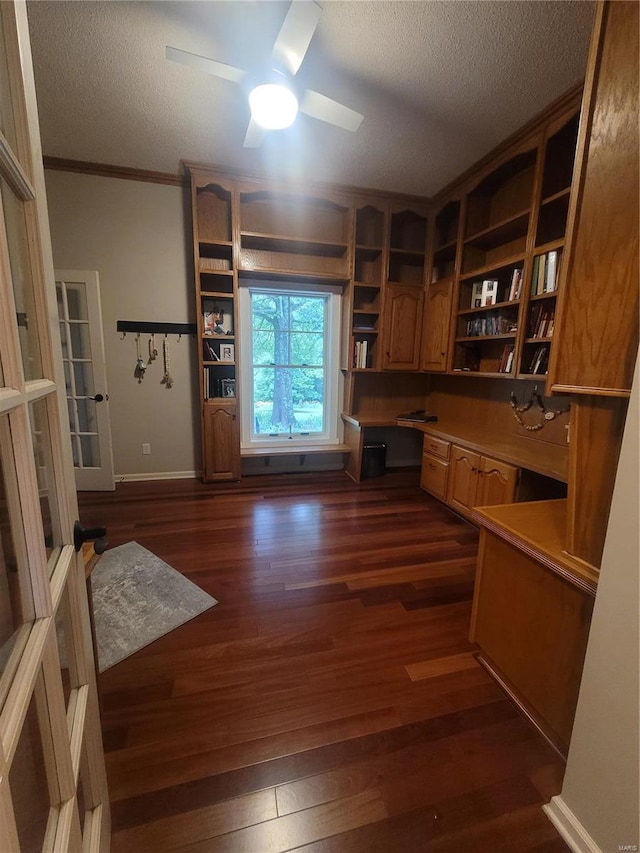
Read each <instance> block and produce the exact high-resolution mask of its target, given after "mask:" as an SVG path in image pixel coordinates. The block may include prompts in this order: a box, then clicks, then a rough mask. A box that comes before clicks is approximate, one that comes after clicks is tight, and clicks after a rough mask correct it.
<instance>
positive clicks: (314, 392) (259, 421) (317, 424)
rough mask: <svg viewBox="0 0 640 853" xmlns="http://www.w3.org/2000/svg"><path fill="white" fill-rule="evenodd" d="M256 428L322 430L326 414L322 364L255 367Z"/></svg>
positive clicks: (265, 430)
mask: <svg viewBox="0 0 640 853" xmlns="http://www.w3.org/2000/svg"><path fill="white" fill-rule="evenodd" d="M253 376H254V386H253V389H254V390H253V406H254V415H255V431H256V433H260V434H262V435H265V434H266V435H269V434H272V433H289V432H291V433H300V432H321V431H322V429H323V417H324V373H323V370H322V369H321V368H274V367H256V368H255V369H254V373H253Z"/></svg>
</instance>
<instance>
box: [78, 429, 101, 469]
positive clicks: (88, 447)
mask: <svg viewBox="0 0 640 853" xmlns="http://www.w3.org/2000/svg"><path fill="white" fill-rule="evenodd" d="M80 447H81V448H82V467H83V468H99V467H100V447H99V446H98V436H97V435H81V436H80Z"/></svg>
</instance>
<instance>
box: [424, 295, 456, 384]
mask: <svg viewBox="0 0 640 853" xmlns="http://www.w3.org/2000/svg"><path fill="white" fill-rule="evenodd" d="M452 300H453V280H452V279H448V280H445V281H437V282H435V283H434V284H430V285H429V286H428V287H427V293H426V297H425V302H424V323H423V327H422V369H423V370H428V371H431V372H434V373H442V372H444V371H445V370H446V369H447V353H448V350H449V323H450V319H451V305H452Z"/></svg>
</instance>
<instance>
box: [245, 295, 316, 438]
mask: <svg viewBox="0 0 640 853" xmlns="http://www.w3.org/2000/svg"><path fill="white" fill-rule="evenodd" d="M326 325H327V297H326V296H324V295H322V294H293V293H292V294H287V293H274V292H260V291H253V292H252V293H251V330H252V337H251V344H252V347H251V351H252V370H253V394H252V403H253V422H254V423H253V433H254V435H260V436H263V435H270V436H273V435H276V434H277V435H282V434H287V435H300V434H305V435H306V434H313V433H321V432H323V430H324V428H325V423H324V419H325V409H326V406H325V388H326V377H325V366H326V362H327V358H326Z"/></svg>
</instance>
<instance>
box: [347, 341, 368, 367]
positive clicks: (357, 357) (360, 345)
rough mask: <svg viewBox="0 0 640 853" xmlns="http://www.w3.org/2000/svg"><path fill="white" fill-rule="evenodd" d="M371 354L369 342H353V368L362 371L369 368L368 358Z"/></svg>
mask: <svg viewBox="0 0 640 853" xmlns="http://www.w3.org/2000/svg"><path fill="white" fill-rule="evenodd" d="M368 354H369V342H368V341H366V340H363V341H354V342H353V356H352V359H351V366H352V367H353V368H356V369H362V368H364V367H367V356H368Z"/></svg>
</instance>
